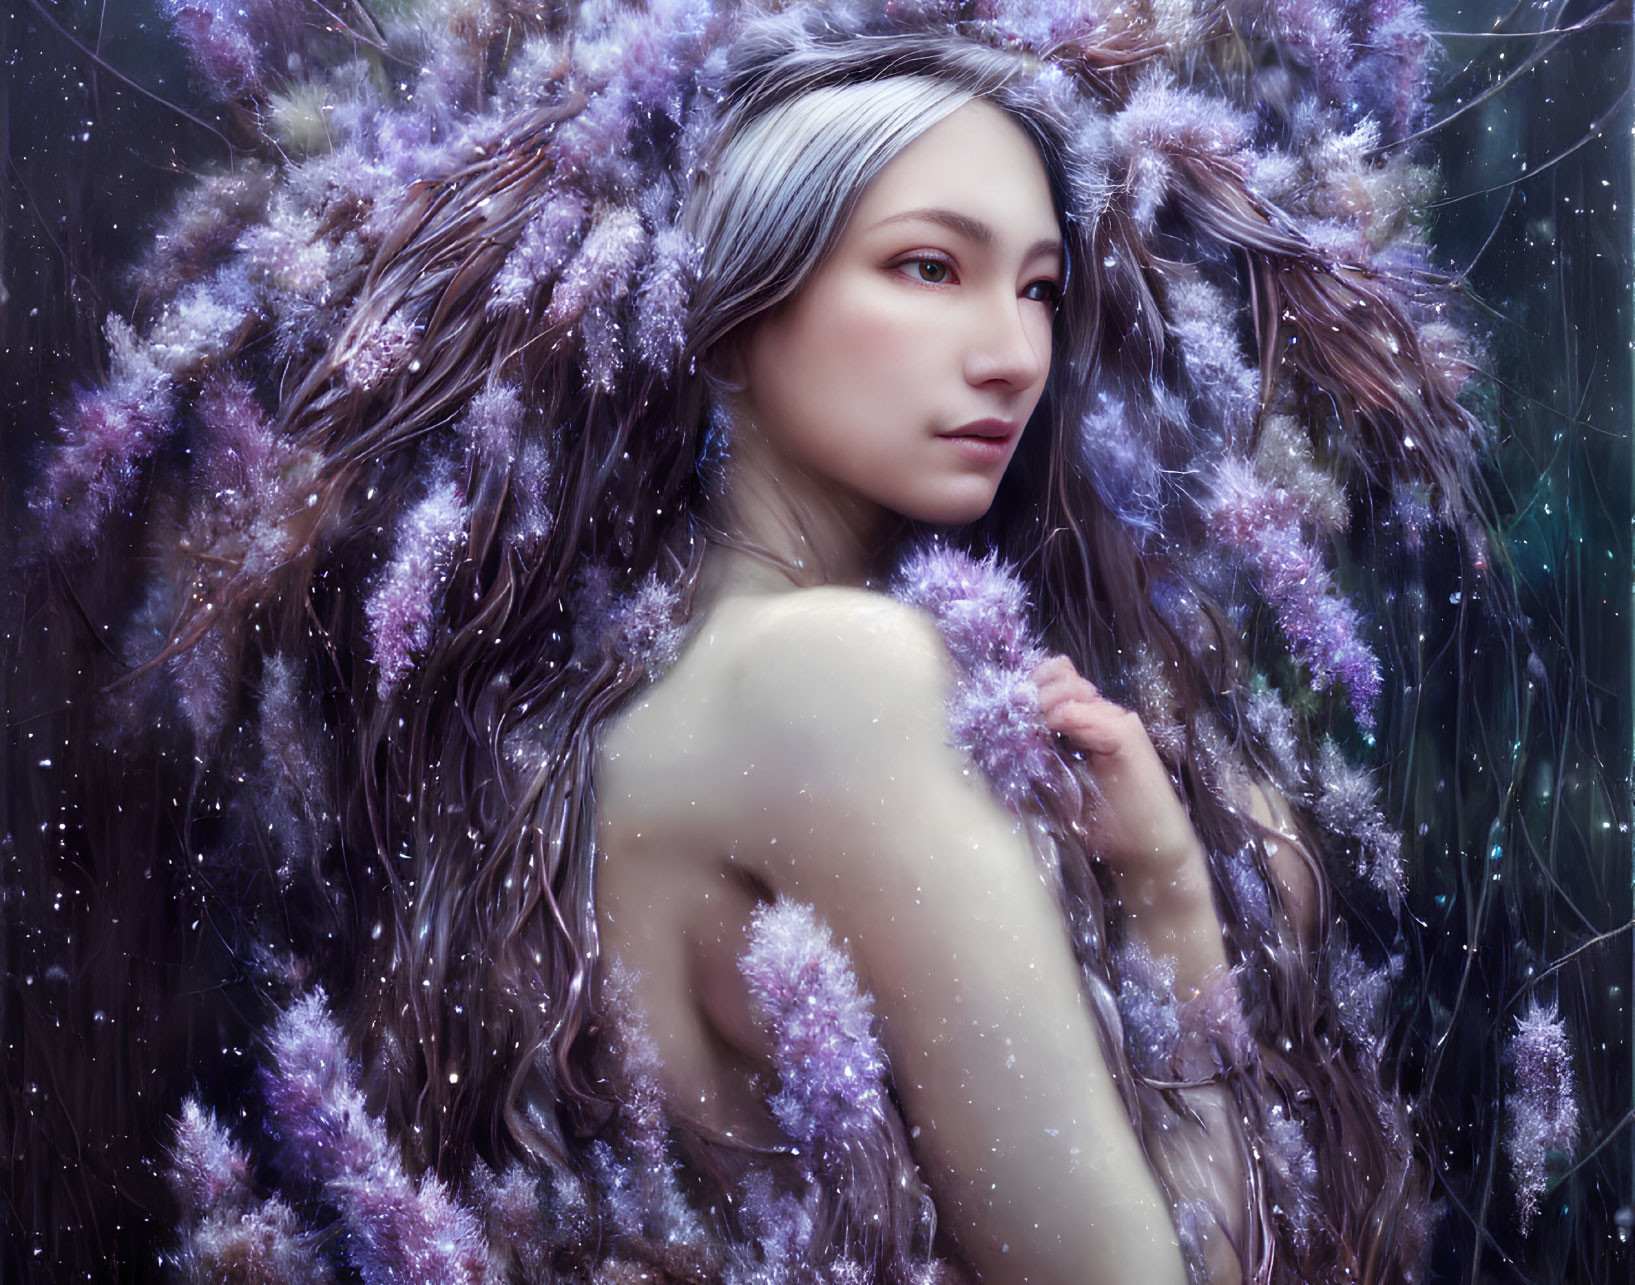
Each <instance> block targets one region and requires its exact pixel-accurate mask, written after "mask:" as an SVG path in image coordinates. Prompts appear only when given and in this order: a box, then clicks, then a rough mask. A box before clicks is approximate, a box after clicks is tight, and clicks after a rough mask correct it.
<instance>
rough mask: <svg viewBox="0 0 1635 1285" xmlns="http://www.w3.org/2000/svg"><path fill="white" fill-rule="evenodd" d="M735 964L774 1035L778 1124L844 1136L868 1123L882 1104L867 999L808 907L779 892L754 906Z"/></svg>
mask: <svg viewBox="0 0 1635 1285" xmlns="http://www.w3.org/2000/svg"><path fill="white" fill-rule="evenodd" d="M738 968H739V971H740V972H742V973H743V975H744V980H745V981H746V982H748V983H749V993H750V997H751V999H752V1001H753V1003H754V1005H755V1008H756V1011H757V1013H758V1015H759V1017H760V1020H761V1021H762V1022H763V1023H764V1024H765V1025H766V1027H767V1029H768V1030H769V1032H770V1033H771V1035H772V1037H773V1040H774V1042H775V1047H774V1049H773V1053H772V1063H773V1065H774V1066H775V1067H776V1068H777V1071H778V1091H777V1093H776V1094H774V1095H773V1096H772V1098H771V1099H770V1105H771V1107H772V1113H773V1115H775V1116H776V1117H777V1120H778V1123H779V1124H780V1125H781V1126H782V1127H783V1130H784V1132H785V1133H787V1134H788V1135H789V1136H790V1137H791V1138H793V1139H795V1140H796V1141H797V1142H805V1143H810V1142H814V1141H816V1142H823V1143H828V1144H832V1145H843V1144H844V1143H845V1142H846V1141H847V1140H848V1139H849V1138H851V1137H854V1136H856V1135H859V1134H862V1133H864V1132H866V1131H869V1130H872V1129H874V1128H875V1127H876V1125H877V1123H878V1121H879V1119H880V1117H881V1115H882V1113H883V1112H884V1111H885V1110H886V1109H887V1103H886V1096H885V1077H886V1058H885V1054H884V1053H883V1052H882V1051H881V1049H880V1045H879V1042H878V1041H877V1040H876V1039H875V1036H874V1032H873V1030H872V1025H873V1017H874V1013H873V1004H874V999H873V997H872V996H871V995H869V994H868V993H867V992H864V991H860V990H859V989H858V986H857V978H856V976H855V975H854V974H853V973H852V969H851V964H850V963H849V962H848V961H847V959H846V956H845V954H844V953H843V952H842V951H841V950H840V949H838V948H837V947H836V946H835V944H834V939H833V938H832V937H831V936H830V934H829V930H828V928H827V927H825V926H824V925H823V924H822V923H820V922H819V921H818V918H817V915H816V914H815V913H814V911H813V909H812V907H811V906H808V905H803V904H801V903H799V902H794V901H790V900H788V899H787V898H782V897H780V898H779V899H778V900H777V901H776V902H774V903H773V904H772V905H770V906H765V905H763V906H759V907H757V908H756V910H755V912H754V915H753V918H752V920H751V924H750V932H749V949H748V950H747V951H745V952H744V954H743V955H742V956H741V957H740V959H739V961H738Z"/></svg>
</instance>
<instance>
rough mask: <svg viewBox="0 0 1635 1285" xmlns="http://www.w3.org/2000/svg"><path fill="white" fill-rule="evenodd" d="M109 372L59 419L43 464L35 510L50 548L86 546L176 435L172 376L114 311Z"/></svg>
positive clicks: (107, 330) (110, 322) (109, 322)
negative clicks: (57, 440)
mask: <svg viewBox="0 0 1635 1285" xmlns="http://www.w3.org/2000/svg"><path fill="white" fill-rule="evenodd" d="M104 333H105V334H106V335H107V337H108V355H109V366H110V373H109V376H108V380H107V382H106V383H105V384H104V385H103V386H102V387H101V388H96V389H91V390H89V391H86V392H83V393H81V394H80V395H79V397H78V399H77V400H76V401H75V404H74V407H73V409H72V410H70V411H68V412H66V413H64V414H62V415H59V417H58V420H57V425H58V429H59V430H60V432H61V433H62V443H61V445H60V446H59V447H58V448H57V450H56V453H55V454H54V455H53V456H52V457H51V460H50V462H49V464H48V465H47V466H46V471H45V477H44V479H43V483H42V485H41V487H40V490H39V491H38V492H37V493H36V494H35V495H34V496H33V498H32V500H31V507H32V508H33V509H34V511H35V513H36V514H37V515H38V516H39V518H40V521H41V525H42V526H43V527H44V529H45V536H46V540H47V542H48V543H49V544H50V546H51V547H52V548H53V549H56V550H59V551H61V550H65V549H67V548H70V547H72V546H74V545H76V544H80V543H84V542H87V541H89V540H90V539H91V538H92V537H93V536H94V535H95V534H96V532H97V530H98V528H99V527H100V526H101V525H102V520H103V519H104V518H105V517H106V516H107V515H108V514H109V513H110V512H111V511H112V510H113V509H114V507H115V506H116V505H118V504H120V503H121V502H122V501H123V500H124V499H125V497H126V496H127V495H128V494H129V493H130V489H131V487H132V486H133V485H134V484H135V482H136V466H137V464H138V463H140V462H141V461H142V460H143V459H145V458H147V456H149V455H151V454H152V453H153V451H154V450H156V449H157V448H158V446H159V445H160V443H161V442H162V441H163V440H164V438H165V437H166V436H167V435H168V434H169V432H170V429H171V424H172V420H171V411H172V409H173V407H174V404H175V390H174V388H173V386H172V384H171V381H170V375H169V372H168V371H167V370H166V369H165V368H164V366H163V365H162V364H161V363H160V362H159V361H158V360H156V358H155V355H154V354H153V352H152V351H151V350H150V349H149V348H148V347H147V345H145V344H143V343H142V342H141V340H140V339H138V338H137V335H136V332H135V331H134V330H132V329H131V327H130V326H129V325H128V324H127V323H126V322H124V321H123V320H121V319H120V318H119V317H117V316H115V315H114V314H112V313H110V314H109V315H108V320H107V323H106V326H105V328H104Z"/></svg>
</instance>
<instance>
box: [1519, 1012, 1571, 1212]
mask: <svg viewBox="0 0 1635 1285" xmlns="http://www.w3.org/2000/svg"><path fill="white" fill-rule="evenodd" d="M1506 1060H1507V1061H1508V1062H1509V1063H1510V1067H1511V1071H1512V1073H1513V1075H1514V1081H1513V1084H1512V1088H1511V1092H1510V1093H1509V1095H1508V1096H1507V1097H1506V1098H1505V1116H1506V1121H1505V1134H1504V1150H1505V1154H1506V1155H1507V1156H1509V1157H1510V1178H1511V1182H1512V1183H1513V1184H1514V1185H1515V1188H1516V1201H1517V1205H1518V1208H1519V1210H1520V1216H1521V1225H1522V1229H1523V1230H1524V1231H1525V1230H1526V1229H1527V1227H1528V1226H1529V1225H1530V1224H1531V1223H1532V1221H1533V1219H1534V1218H1536V1217H1537V1216H1538V1211H1539V1199H1540V1197H1542V1196H1543V1195H1544V1191H1545V1188H1546V1186H1547V1185H1548V1162H1549V1157H1550V1153H1551V1152H1560V1153H1562V1154H1564V1155H1565V1156H1566V1157H1567V1158H1568V1159H1569V1160H1570V1159H1571V1158H1572V1154H1573V1151H1574V1150H1575V1149H1576V1148H1577V1146H1578V1092H1577V1088H1576V1086H1575V1084H1574V1080H1573V1059H1572V1050H1571V1048H1570V1046H1569V1045H1568V1042H1567V1026H1566V1023H1565V1022H1563V1021H1562V1020H1561V1018H1560V1017H1558V1016H1557V1014H1556V1010H1555V1009H1554V1008H1549V1009H1547V1008H1545V1007H1544V1006H1543V1005H1542V1004H1540V1003H1539V1002H1538V1001H1537V1000H1533V1001H1532V1002H1530V1003H1529V1005H1528V1008H1527V1012H1526V1013H1524V1014H1522V1016H1520V1017H1518V1018H1517V1019H1516V1032H1515V1034H1514V1035H1512V1036H1511V1037H1510V1045H1509V1047H1508V1048H1507V1049H1506Z"/></svg>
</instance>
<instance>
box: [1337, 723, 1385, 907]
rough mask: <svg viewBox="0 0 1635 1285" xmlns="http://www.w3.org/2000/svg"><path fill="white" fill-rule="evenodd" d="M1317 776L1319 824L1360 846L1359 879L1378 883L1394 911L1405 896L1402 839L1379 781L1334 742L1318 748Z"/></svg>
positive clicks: (1376, 885) (1374, 883) (1376, 884)
mask: <svg viewBox="0 0 1635 1285" xmlns="http://www.w3.org/2000/svg"><path fill="white" fill-rule="evenodd" d="M1316 771H1317V789H1318V795H1317V819H1318V820H1319V821H1320V822H1321V823H1322V824H1323V825H1324V826H1325V827H1326V828H1327V829H1329V830H1332V831H1333V832H1334V833H1335V834H1341V835H1349V836H1351V837H1352V838H1354V839H1356V840H1357V842H1358V844H1359V854H1360V860H1359V864H1358V868H1357V875H1358V877H1359V878H1366V879H1368V880H1369V881H1370V882H1371V883H1373V885H1374V886H1375V887H1376V888H1378V889H1379V891H1380V892H1382V893H1383V894H1384V895H1385V897H1386V899H1387V900H1388V901H1390V903H1391V905H1392V907H1393V908H1394V907H1395V906H1396V905H1397V903H1398V902H1399V901H1400V900H1401V896H1402V884H1403V871H1402V836H1401V834H1400V833H1398V832H1397V831H1396V830H1395V829H1393V828H1392V827H1391V826H1390V825H1388V824H1387V823H1386V820H1385V814H1384V812H1383V811H1382V810H1381V809H1380V805H1379V792H1378V790H1377V789H1376V788H1375V786H1374V781H1373V778H1372V777H1371V776H1370V775H1369V773H1368V771H1367V769H1365V768H1361V767H1356V766H1354V765H1352V764H1350V763H1347V762H1346V760H1345V755H1344V754H1342V753H1341V751H1340V747H1339V746H1338V745H1336V744H1335V743H1334V742H1333V741H1329V740H1325V741H1324V742H1323V743H1322V744H1321V745H1320V746H1319V747H1318V750H1317V762H1316Z"/></svg>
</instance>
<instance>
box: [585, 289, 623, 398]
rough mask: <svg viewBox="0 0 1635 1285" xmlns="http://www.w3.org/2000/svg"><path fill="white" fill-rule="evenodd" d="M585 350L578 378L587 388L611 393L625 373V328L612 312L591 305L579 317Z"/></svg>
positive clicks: (608, 309)
mask: <svg viewBox="0 0 1635 1285" xmlns="http://www.w3.org/2000/svg"><path fill="white" fill-rule="evenodd" d="M579 333H580V336H581V342H582V343H583V346H584V360H583V361H582V362H581V363H580V374H581V375H582V376H583V378H584V381H585V387H586V388H594V389H600V390H601V391H602V392H604V393H611V392H612V391H613V389H614V386H615V383H616V381H617V380H618V377H619V372H620V371H621V370H623V369H624V326H623V324H622V323H621V322H620V321H619V319H618V318H617V317H616V316H615V315H614V313H613V310H612V309H610V308H606V307H603V306H602V305H601V304H596V303H593V304H592V305H591V306H590V307H589V308H587V309H586V310H585V311H584V312H583V313H581V314H580V316H579Z"/></svg>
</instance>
